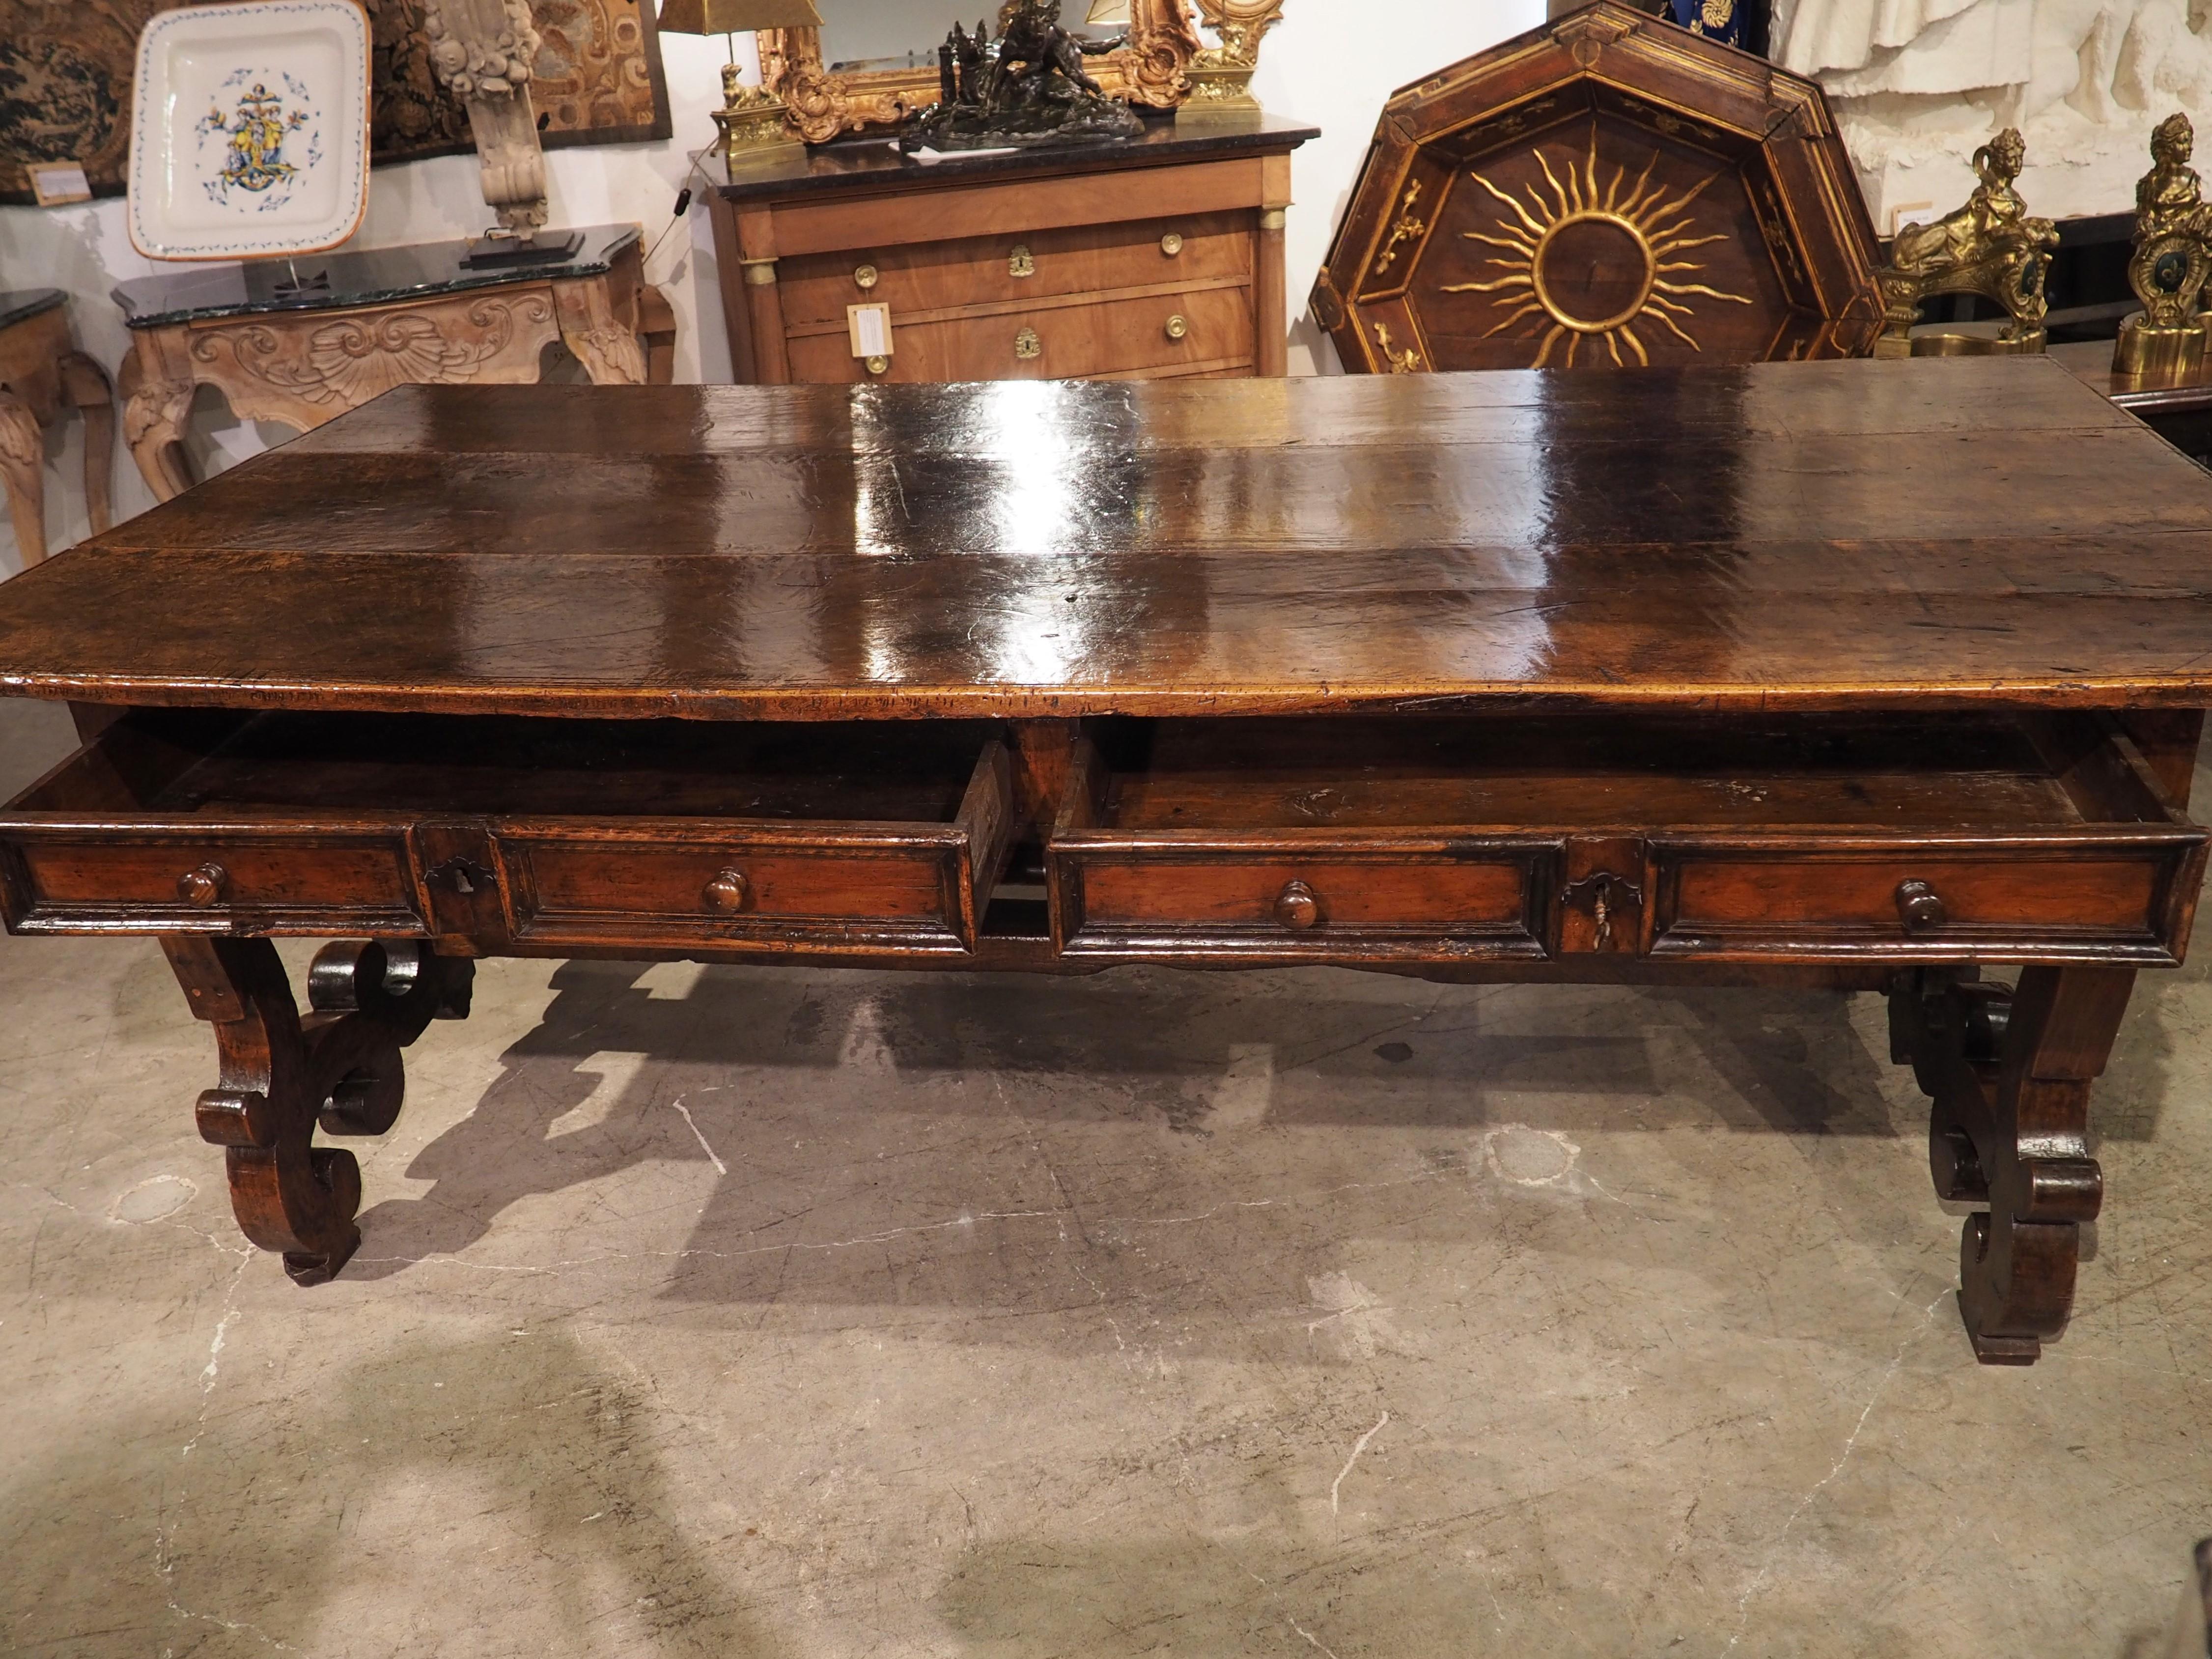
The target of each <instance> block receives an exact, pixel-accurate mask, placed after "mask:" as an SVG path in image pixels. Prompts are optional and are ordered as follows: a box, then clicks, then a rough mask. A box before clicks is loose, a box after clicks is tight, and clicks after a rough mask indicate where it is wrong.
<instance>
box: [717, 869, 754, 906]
mask: <svg viewBox="0 0 2212 1659" xmlns="http://www.w3.org/2000/svg"><path fill="white" fill-rule="evenodd" d="M752 896H753V884H752V883H750V882H749V881H747V880H746V879H745V872H744V871H742V870H725V871H723V872H722V873H721V874H720V875H719V876H717V877H715V878H714V880H712V881H710V882H708V884H707V908H708V909H709V910H720V912H721V913H722V914H723V915H726V916H733V915H737V913H738V911H740V910H742V909H744V908H745V905H746V904H747V902H750V899H751V898H752Z"/></svg>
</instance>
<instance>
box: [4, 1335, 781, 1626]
mask: <svg viewBox="0 0 2212 1659" xmlns="http://www.w3.org/2000/svg"><path fill="white" fill-rule="evenodd" d="M216 1386H217V1388H218V1389H219V1390H220V1395H219V1401H220V1407H221V1409H220V1410H219V1411H218V1412H217V1413H213V1414H205V1415H204V1416H203V1418H202V1419H201V1421H200V1423H199V1424H198V1425H192V1424H191V1423H189V1422H186V1423H182V1424H180V1423H179V1421H178V1419H176V1418H175V1417H174V1416H173V1415H169V1414H159V1415H156V1414H149V1415H147V1416H145V1417H143V1418H141V1419H137V1420H132V1419H130V1418H128V1417H120V1418H118V1417H113V1416H109V1417H103V1418H101V1419H99V1420H98V1421H97V1422H96V1423H94V1422H88V1433H87V1434H86V1435H85V1437H83V1438H82V1440H81V1441H78V1442H75V1443H67V1444H64V1445H60V1446H57V1447H55V1448H53V1449H51V1451H50V1452H49V1454H48V1455H46V1457H45V1458H44V1459H43V1460H41V1461H38V1462H29V1463H28V1464H27V1468H26V1471H25V1473H24V1474H23V1475H22V1476H21V1478H20V1479H19V1480H17V1481H15V1483H14V1484H13V1486H11V1487H10V1488H9V1489H8V1490H6V1491H4V1492H0V1516H4V1517H5V1518H6V1527H7V1530H6V1532H5V1533H4V1534H0V1552H4V1553H5V1558H6V1559H7V1562H8V1569H7V1578H8V1581H9V1587H10V1588H9V1594H8V1595H7V1597H6V1602H7V1626H6V1630H5V1633H4V1638H0V1645H5V1646H6V1647H7V1649H8V1650H9V1651H10V1652H21V1653H47V1652H73V1653H87V1654H90V1653H125V1652H173V1653H177V1654H185V1653H213V1652H226V1653H227V1652H233V1651H238V1652H245V1651H268V1650H272V1649H273V1648H274V1647H275V1645H276V1644H289V1650H293V1651H304V1652H315V1651H318V1650H328V1649H329V1646H330V1645H331V1644H327V1643H319V1642H318V1641H317V1639H316V1634H317V1632H318V1630H319V1628H322V1627H324V1621H325V1620H328V1619H331V1618H343V1617H344V1613H343V1595H345V1594H347V1593H351V1594H355V1595H360V1594H364V1593H373V1594H374V1595H376V1596H377V1597H378V1602H379V1610H380V1618H379V1620H378V1623H379V1626H380V1628H384V1629H387V1630H389V1631H390V1632H392V1633H393V1637H394V1639H395V1641H397V1642H398V1645H395V1647H394V1651H403V1650H410V1649H411V1650H412V1651H416V1652H421V1653H436V1652H484V1651H493V1650H496V1651H501V1652H519V1651H524V1650H532V1649H535V1650H540V1651H544V1652H546V1653H562V1652H578V1651H581V1650H583V1649H584V1648H585V1646H586V1645H597V1646H605V1647H608V1648H612V1649H616V1650H621V1651H624V1652H634V1653H637V1654H640V1655H653V1656H670V1659H677V1656H694V1655H696V1656H709V1655H711V1656H714V1659H749V1656H763V1659H765V1656H768V1655H769V1654H770V1653H771V1652H773V1651H775V1648H774V1647H773V1646H772V1644H770V1642H769V1638H767V1637H766V1636H765V1635H764V1634H763V1632H762V1630H761V1628H760V1626H758V1625H757V1624H756V1623H755V1622H754V1621H753V1620H752V1619H751V1618H750V1616H749V1615H748V1614H747V1613H744V1611H743V1610H742V1609H741V1608H740V1607H738V1604H737V1601H736V1598H735V1597H734V1595H732V1593H731V1591H730V1589H728V1584H729V1583H730V1582H731V1580H732V1578H733V1577H735V1575H734V1574H733V1573H731V1572H727V1571H724V1570H722V1568H720V1566H719V1565H717V1563H716V1559H715V1557H716V1556H717V1555H718V1554H719V1553H725V1552H726V1551H728V1550H731V1549H733V1548H738V1547H743V1544H744V1538H743V1529H742V1527H733V1528H732V1531H733V1532H734V1533H736V1534H738V1535H737V1536H736V1537H734V1538H732V1539H725V1540H714V1541H703V1540H702V1539H700V1538H698V1537H696V1536H693V1535H690V1534H687V1533H686V1532H685V1531H684V1528H682V1527H681V1526H680V1525H679V1524H678V1522H677V1521H676V1520H675V1518H674V1517H673V1516H672V1514H671V1510H672V1508H673V1502H672V1498H671V1493H670V1492H669V1490H668V1484H667V1481H666V1480H665V1476H664V1474H663V1473H662V1471H661V1468H660V1467H659V1462H658V1460H657V1459H656V1458H655V1456H654V1455H653V1452H652V1451H651V1449H650V1443H651V1437H650V1433H649V1425H650V1423H651V1420H652V1413H653V1407H651V1406H650V1405H649V1404H648V1403H647V1401H644V1400H643V1399H642V1398H641V1397H640V1392H639V1390H638V1389H636V1388H635V1386H634V1385H633V1384H632V1383H630V1382H629V1381H628V1380H627V1379H625V1378H623V1377H621V1376H615V1375H612V1374H611V1373H609V1372H608V1371H606V1370H604V1369H602V1368H600V1367H599V1365H598V1364H595V1363H594V1362H593V1361H592V1358H591V1357H590V1356H588V1355H587V1354H586V1352H584V1351H583V1350H582V1349H580V1347H579V1346H577V1345H576V1344H575V1343H574V1341H573V1340H570V1339H568V1337H566V1336H564V1335H561V1334H546V1333H532V1334H528V1335H521V1334H507V1333H504V1332H502V1333H501V1334H498V1335H495V1336H486V1337H483V1338H481V1339H478V1340H469V1341H463V1342H458V1343H449V1342H441V1341H438V1340H434V1339H429V1338H424V1337H416V1338H414V1339H412V1340H401V1341H398V1342H397V1343H395V1344H394V1345H393V1346H391V1347H389V1348H387V1349H385V1350H383V1351H381V1352H378V1353H376V1354H375V1355H374V1357H373V1358H370V1359H368V1360H367V1361H366V1362H365V1363H362V1364H356V1365H355V1366H354V1367H353V1368H352V1369H350V1370H339V1371H337V1373H336V1374H334V1375H331V1376H328V1377H327V1378H326V1379H325V1380H324V1381H323V1382H322V1383H319V1384H318V1385H317V1386H316V1387H314V1388H313V1389H308V1390H304V1391H302V1392H301V1393H299V1394H298V1395H289V1396H288V1395H283V1394H281V1393H280V1394H279V1395H278V1396H277V1397H276V1400H275V1401H273V1402H270V1403H268V1404H266V1405H264V1406H261V1407H252V1406H249V1405H247V1404H246V1403H245V1402H244V1401H242V1400H241V1399H240V1394H239V1391H240V1390H245V1391H248V1392H249V1393H250V1391H251V1390H252V1389H253V1386H254V1384H253V1382H252V1381H251V1380H247V1381H244V1382H240V1383H234V1382H232V1381H231V1380H230V1379H228V1378H224V1379H223V1380H222V1382H221V1383H219V1384H217V1385H216ZM279 1387H280V1389H281V1388H282V1387H283V1385H282V1384H281V1383H280V1384H279ZM187 1442H189V1443H190V1449H189V1450H188V1451H186V1452H185V1453H184V1454H183V1455H181V1456H180V1455H179V1446H180V1445H181V1444H184V1443H187ZM454 1486H460V1487H462V1488H464V1489H465V1490H464V1492H463V1493H462V1494H461V1495H460V1496H459V1498H458V1500H456V1499H455V1498H454V1497H453V1494H452V1492H451V1489H452V1488H453V1487H454ZM426 1488H427V1489H428V1490H427V1491H426ZM441 1494H443V1496H442V1497H441ZM440 1515H447V1516H453V1515H465V1516H467V1517H468V1519H467V1520H466V1522H465V1523H464V1524H463V1525H461V1526H459V1527H457V1528H437V1527H425V1526H424V1524H423V1522H424V1521H425V1519H426V1518H428V1517H435V1516H440ZM133 1534H137V1538H138V1539H141V1540H143V1543H141V1542H140V1541H135V1540H133V1536H132V1535H133ZM124 1563H129V1564H131V1565H129V1566H125V1565H122V1564H124ZM549 1564H550V1566H549ZM369 1584H373V1585H374V1590H373V1591H370V1590H368V1589H366V1588H365V1586H367V1585H369ZM345 1587H350V1589H349V1590H348V1589H346V1588H345ZM405 1632H412V1635H411V1637H408V1638H406V1639H404V1640H399V1639H398V1638H400V1637H401V1636H402V1635H403V1634H404V1633H405ZM580 1632H592V1636H593V1638H594V1642H593V1643H592V1644H585V1643H582V1642H580V1641H578V1640H577V1639H576V1638H577V1635H578V1633H580Z"/></svg>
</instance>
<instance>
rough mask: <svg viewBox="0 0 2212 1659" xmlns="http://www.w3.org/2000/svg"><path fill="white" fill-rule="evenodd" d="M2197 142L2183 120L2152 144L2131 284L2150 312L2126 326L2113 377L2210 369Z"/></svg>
mask: <svg viewBox="0 0 2212 1659" xmlns="http://www.w3.org/2000/svg"><path fill="white" fill-rule="evenodd" d="M2196 142H2197V134H2196V131H2195V130H2194V129H2193V128H2192V127H2191V125H2190V123H2189V118H2188V117H2187V116H2186V115H2184V114H2181V113H2179V112H2176V113H2175V114H2172V115H2169V116H2167V117H2166V119H2164V120H2163V121H2160V123H2159V124H2158V127H2157V130H2156V131H2154V132H2153V133H2152V134H2151V137H2150V155H2151V169H2150V171H2149V172H2148V173H2145V174H2144V175H2143V176H2142V179H2140V180H2139V181H2137V183H2136V234H2135V252H2134V255H2133V257H2132V258H2130V259H2129V261H2128V282H2129V283H2130V286H2131V287H2133V288H2134V289H2135V291H2136V298H2137V299H2139V300H2141V301H2142V304H2143V308H2142V310H2141V311H2139V312H2137V313H2136V314H2135V315H2134V316H2132V317H2130V318H2129V319H2127V320H2126V321H2125V322H2124V323H2122V324H2121V325H2120V335H2119V338H2118V340H2117V341H2115V342H2114V343H2113V346H2112V372H2113V373H2114V374H2126V375H2130V376H2131V377H2133V378H2135V379H2136V380H2178V379H2182V378H2185V377H2187V376H2190V375H2193V374H2196V373H2197V371H2198V370H2199V369H2201V368H2203V364H2204V343H2205V337H2206V333H2207V330H2206V328H2205V325H2204V322H2203V316H2202V314H2201V313H2199V311H2198V309H2197V307H2199V306H2200V305H2201V304H2202V303H2203V292H2204V285H2205V282H2206V279H2207V278H2208V277H2212V208H2208V207H2207V206H2206V204H2205V201H2204V193H2203V184H2202V182H2201V181H2200V180H2199V179H2197V172H2196V169H2195V168H2193V167H2191V166H2190V165H2189V155H2190V152H2191V149H2194V148H2195V145H2196Z"/></svg>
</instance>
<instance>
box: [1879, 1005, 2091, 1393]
mask: <svg viewBox="0 0 2212 1659" xmlns="http://www.w3.org/2000/svg"><path fill="white" fill-rule="evenodd" d="M2134 986H2135V974H2134V971H2133V970H2132V969H2119V968H2028V969H2023V970H2022V971H2021V976H2020V984H2019V986H2018V987H2017V988H2016V989H2008V988H2007V987H2003V986H1997V985H1983V984H1979V983H1977V982H1973V981H1967V980H1963V979H1961V978H1960V977H1959V976H1957V975H1952V974H1948V973H1944V972H1942V971H1938V970H1932V969H1923V970H1920V971H1917V972H1914V973H1910V974H1904V975H1899V978H1898V980H1897V982H1896V983H1895V984H1893V986H1892V987H1891V990H1890V997H1889V1009H1890V1048H1891V1057H1892V1058H1893V1059H1894V1060H1898V1061H1899V1063H1901V1064H1905V1063H1909V1064H1910V1065H1911V1066H1912V1070H1913V1076H1914V1078H1915V1079H1916V1080H1917V1082H1918V1084H1919V1085H1920V1087H1921V1089H1922V1091H1923V1092H1924V1093H1926V1094H1927V1095H1928V1096H1929V1098H1930V1099H1931V1100H1932V1101H1933V1102H1934V1106H1933V1109H1932V1110H1931V1111H1930V1113H1929V1126H1928V1155H1929V1173H1930V1174H1931V1175H1932V1176H1933V1177H1934V1179H1935V1183H1936V1196H1937V1197H1939V1198H1943V1199H1953V1200H1960V1201H1963V1202H1966V1203H1972V1204H1984V1205H1987V1206H1988V1208H1987V1209H1986V1210H1985V1211H1984V1212H1980V1213H1978V1214H1974V1215H1971V1216H1968V1217H1967V1218H1966V1225H1965V1230H1964V1232H1963V1235H1962V1237H1961V1238H1960V1249H1959V1310H1960V1314H1961V1315H1962V1316H1963V1317H1964V1319H1965V1321H1966V1331H1967V1334H1968V1335H1969V1336H1971V1337H1972V1339H1973V1343H1974V1353H1975V1357H1976V1358H1978V1359H1980V1360H1981V1361H1982V1363H1983V1364H1988V1365H2027V1364H2033V1363H2034V1362H2035V1360H2036V1359H2037V1358H2039V1357H2040V1355H2041V1353H2042V1352H2043V1344H2044V1342H2045V1340H2047V1339H2050V1338H2052V1337H2056V1336H2057V1335H2058V1334H2059V1333H2061V1332H2062V1331H2063V1330H2064V1329H2065V1328H2066V1322H2067V1319H2068V1317H2069V1316H2070V1315H2071V1313H2072V1311H2073V1307H2074V1279H2075V1268H2076V1266H2077V1264H2078V1263H2079V1261H2080V1259H2081V1224H2082V1223H2083V1222H2085V1221H2093V1220H2094V1219H2095V1218H2096V1216H2097V1212H2098V1210H2099V1208H2100V1206H2101V1204H2102V1202H2103V1198H2104V1176H2103V1172H2102V1171H2101V1170H2099V1169H2098V1167H2097V1162H2096V1160H2095V1159H2094V1158H2091V1157H2090V1156H2089V1148H2088V1139H2087V1135H2088V1120H2089V1086H2090V1085H2091V1083H2092V1082H2093V1081H2094V1079H2096V1078H2097V1077H2098V1076H2099V1074H2100V1073H2102V1072H2103V1071H2104V1069H2105V1061H2106V1058H2107V1056H2108V1055H2109V1054H2111V1053H2112V1039H2113V1037H2114V1036H2116V1035H2117V1034H2118V1030H2119V1024H2120V1019H2121V1017H2122V1016H2123V1015H2124V1014H2125V1013H2126V1012H2127V1006H2128V996H2129V994H2130V991H2132V990H2133V988H2134Z"/></svg>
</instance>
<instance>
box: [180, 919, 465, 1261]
mask: <svg viewBox="0 0 2212 1659" xmlns="http://www.w3.org/2000/svg"><path fill="white" fill-rule="evenodd" d="M161 947H162V949H163V950H164V951H166V952H167V955H168V958H169V965H170V966H171V967H172V968H173V969H175V971H176V975H177V979H178V982H179V984H181V985H182V986H183V987H184V989H185V998H186V1000H188V1001H189V1002H190V1003H191V1008H192V1012H193V1013H194V1014H195V1015H197V1017H198V1018H201V1019H204V1020H207V1021H208V1022H210V1024H213V1025H214V1027H215V1032H216V1048H217V1049H218V1051H219V1053H220V1054H221V1058H222V1071H221V1078H222V1082H221V1085H220V1086H218V1087H216V1088H214V1089H210V1090H209V1091H206V1092H205V1093H204V1094H203V1095H201V1096H200V1097H199V1103H198V1107H197V1118H198V1122H199V1130H200V1135H201V1138H202V1139H205V1140H207V1141H210V1142H211V1143H212V1144H214V1145H216V1146H221V1147H222V1148H223V1149H224V1164H225V1168H226V1170H227V1173H228V1177H229V1182H230V1202H231V1209H232V1211H233V1212H234V1214H235V1215H236V1216H237V1218H238V1225H239V1226H240V1229H241V1230H242V1231H244V1232H245V1234H246V1237H248V1238H249V1239H251V1240H252V1242H253V1243H256V1244H258V1245H259V1246H260V1247H261V1248H262V1249H264V1250H281V1251H283V1255H284V1271H285V1272H286V1273H289V1274H290V1275H291V1276H292V1278H293V1279H295V1281H296V1282H298V1283H300V1284H301V1285H319V1284H322V1283H324V1282H325V1280H327V1279H331V1278H333V1277H335V1276H336V1275H337V1272H338V1270H339V1269H340V1268H341V1267H344V1266H345V1263H346V1261H347V1258H349V1256H351V1255H353V1253H354V1250H355V1249H356V1248H357V1247H358V1246H359V1244H360V1243H361V1230H360V1229H359V1228H358V1227H356V1225H354V1214H355V1212H356V1211H357V1210H358V1209H359V1208H360V1207H361V1166H360V1164H358V1163H356V1161H355V1159H354V1156H353V1154H352V1153H351V1152H346V1151H344V1150H343V1148H338V1147H329V1146H315V1145H314V1144H313V1141H314V1133H315V1130H316V1127H318V1126H320V1127H321V1128H322V1130H323V1131H324V1133H326V1134H333V1135H376V1134H382V1133H384V1132H385V1131H386V1130H387V1129H389V1128H390V1127H392V1123H393V1121H395V1120H397V1118H398V1115H399V1107H400V1102H401V1099H402V1097H403V1096H404V1092H405V1089H406V1073H405V1070H404V1066H403V1065H402V1062H401V1060H400V1054H399V1051H400V1050H401V1049H402V1048H404V1047H406V1046H407V1045H408V1044H409V1043H411V1042H414V1041H415V1039H416V1037H418V1036H422V1032H423V1030H424V1029H425V1028H426V1027H427V1026H428V1024H429V1023H430V1022H431V1021H432V1020H433V1019H440V1018H442V1019H462V1018H466V1017H467V1015H468V1012H469V992H470V985H471V981H472V979H473V978H474V975H475V964H474V963H470V962H467V961H465V960H459V959H456V958H453V957H441V956H439V955H437V954H436V953H435V951H432V950H431V949H430V948H429V947H428V945H417V944H413V943H409V942H397V941H395V942H391V943H378V942H374V941H370V942H366V943H364V942H357V941H356V942H347V943H341V944H337V945H325V947H324V948H323V949H322V951H320V952H319V954H318V955H317V956H316V957H315V961H314V965H313V968H312V969H310V970H309V972H308V975H307V996H308V1000H309V1003H310V1005H311V1006H312V1007H313V1010H314V1012H312V1013H310V1014H308V1015H307V1017H306V1018H301V1015H300V1012H299V1005H298V1004H297V1003H295V1001H294V1000H293V997H292V987H291V985H290V982H289V981H288V980H287V979H286V978H285V975H284V965H283V962H282V961H281V960H280V959H279V958H278V957H277V955H276V947H275V946H274V945H270V943H269V942H268V941H267V940H266V939H205V938H201V937H198V936H174V937H169V938H165V939H163V940H162V941H161Z"/></svg>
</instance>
